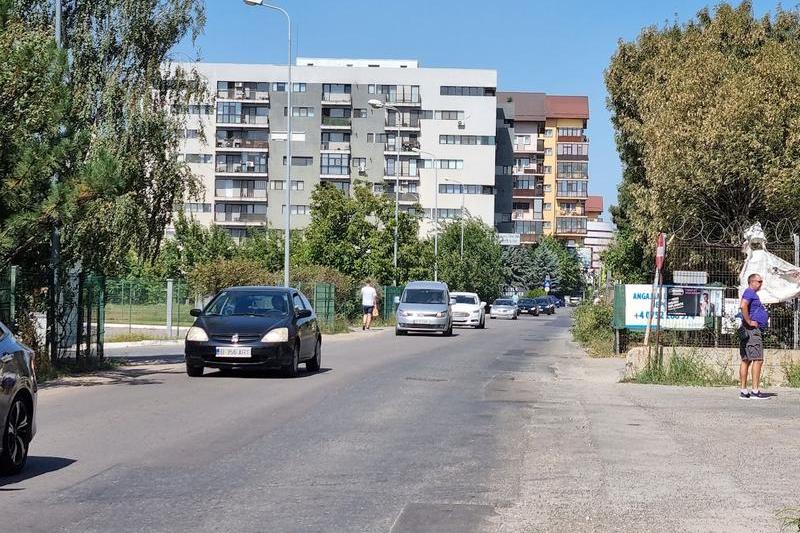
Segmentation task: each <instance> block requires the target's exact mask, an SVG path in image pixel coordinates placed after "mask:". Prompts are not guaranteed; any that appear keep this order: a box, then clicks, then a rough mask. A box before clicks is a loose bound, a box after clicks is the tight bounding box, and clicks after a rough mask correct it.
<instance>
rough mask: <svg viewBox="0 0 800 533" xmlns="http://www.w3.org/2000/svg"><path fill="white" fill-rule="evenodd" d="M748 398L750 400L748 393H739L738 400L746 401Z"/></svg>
mask: <svg viewBox="0 0 800 533" xmlns="http://www.w3.org/2000/svg"><path fill="white" fill-rule="evenodd" d="M748 398H750V393H749V392H742V391H739V399H740V400H747V399H748Z"/></svg>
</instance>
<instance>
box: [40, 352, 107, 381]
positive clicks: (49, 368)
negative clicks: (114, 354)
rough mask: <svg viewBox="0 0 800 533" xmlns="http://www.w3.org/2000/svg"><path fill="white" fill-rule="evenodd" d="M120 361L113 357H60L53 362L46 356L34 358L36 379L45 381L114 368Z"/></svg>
mask: <svg viewBox="0 0 800 533" xmlns="http://www.w3.org/2000/svg"><path fill="white" fill-rule="evenodd" d="M119 366H120V363H119V362H118V361H115V360H113V359H98V358H97V357H88V358H81V360H80V361H76V360H75V359H62V360H60V361H58V362H57V363H56V364H53V363H52V362H51V361H50V359H49V358H48V357H38V356H37V358H36V381H37V382H38V383H46V382H48V381H51V380H54V379H58V378H62V377H68V376H81V375H85V374H92V373H94V372H103V371H106V370H115V369H117V368H119Z"/></svg>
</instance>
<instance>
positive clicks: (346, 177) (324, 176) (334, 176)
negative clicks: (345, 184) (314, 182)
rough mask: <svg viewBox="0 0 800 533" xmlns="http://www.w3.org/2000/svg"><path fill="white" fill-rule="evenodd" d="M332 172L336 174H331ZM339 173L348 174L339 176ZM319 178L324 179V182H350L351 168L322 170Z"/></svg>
mask: <svg viewBox="0 0 800 533" xmlns="http://www.w3.org/2000/svg"><path fill="white" fill-rule="evenodd" d="M331 172H335V173H334V174H331ZM338 172H343V173H344V172H346V174H338ZM319 177H320V179H324V180H349V179H350V169H349V168H345V169H341V168H337V169H336V170H332V169H322V170H320V172H319Z"/></svg>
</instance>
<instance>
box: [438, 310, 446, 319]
mask: <svg viewBox="0 0 800 533" xmlns="http://www.w3.org/2000/svg"><path fill="white" fill-rule="evenodd" d="M446 316H447V311H439V312H438V313H436V318H444V317H446Z"/></svg>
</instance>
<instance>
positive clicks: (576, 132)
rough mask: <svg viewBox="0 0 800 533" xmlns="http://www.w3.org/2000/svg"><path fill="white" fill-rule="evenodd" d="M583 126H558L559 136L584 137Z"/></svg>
mask: <svg viewBox="0 0 800 533" xmlns="http://www.w3.org/2000/svg"><path fill="white" fill-rule="evenodd" d="M583 131H584V130H583V128H558V136H559V137H583Z"/></svg>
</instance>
